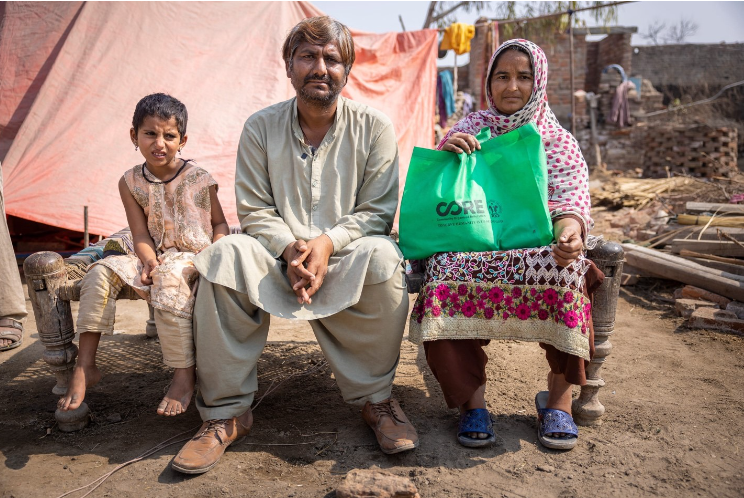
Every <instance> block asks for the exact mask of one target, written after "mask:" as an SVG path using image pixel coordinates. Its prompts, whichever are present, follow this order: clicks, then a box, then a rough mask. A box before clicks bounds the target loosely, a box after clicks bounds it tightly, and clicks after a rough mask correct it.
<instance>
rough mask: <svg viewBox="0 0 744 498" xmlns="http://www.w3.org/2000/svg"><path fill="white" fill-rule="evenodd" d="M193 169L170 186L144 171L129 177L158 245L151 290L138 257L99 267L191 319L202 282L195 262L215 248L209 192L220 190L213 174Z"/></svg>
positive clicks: (136, 170)
mask: <svg viewBox="0 0 744 498" xmlns="http://www.w3.org/2000/svg"><path fill="white" fill-rule="evenodd" d="M190 163H191V164H189V165H187V166H186V168H185V169H184V171H182V172H181V174H180V175H178V176H177V177H176V178H175V179H174V180H173V181H172V182H169V183H163V182H160V181H158V179H157V178H155V177H154V176H152V175H151V174H150V173H149V172H148V171H146V170H143V168H142V165H137V166H135V167H134V168H132V169H131V170H129V171H127V172H126V173H124V181H125V182H126V184H127V186H128V187H129V191H130V192H131V193H132V197H134V199H135V200H136V201H137V204H139V205H140V207H141V208H142V210H143V211H144V212H145V217H146V218H147V229H148V231H149V232H150V236H151V237H152V240H153V241H154V242H155V249H156V253H157V257H158V261H159V263H160V264H159V265H158V266H157V267H156V268H155V270H153V272H152V274H151V277H152V280H153V283H152V285H145V284H143V283H142V280H141V279H140V275H141V273H142V267H143V264H142V262H141V261H140V260H139V258H138V257H137V255H136V254H127V255H122V256H109V257H106V258H104V259H102V260H101V261H99V262H98V263H96V264H100V265H103V266H106V267H108V268H110V269H111V270H113V271H114V272H115V273H116V274H117V275H118V276H119V277H120V278H121V279H122V280H123V281H124V283H125V284H127V285H130V286H132V287H133V288H134V289H135V291H136V292H137V293H138V294H140V295H141V296H142V297H143V298H145V299H146V300H147V301H148V302H149V303H150V304H151V305H152V306H153V307H154V308H158V309H162V310H164V311H168V312H170V313H173V314H174V315H177V316H180V317H183V318H189V319H190V318H191V313H192V310H193V308H194V295H195V291H196V288H195V287H196V281H197V277H198V276H199V274H198V272H197V271H196V268H195V267H194V264H193V262H192V260H193V258H194V256H195V255H196V254H197V253H199V252H200V251H201V250H202V249H204V248H205V247H207V246H209V245H210V244H211V243H212V236H213V230H212V213H211V201H210V197H209V187H211V186H212V185H215V186H216V185H217V182H215V181H214V179H213V178H212V176H211V175H210V174H209V173H207V172H206V171H205V170H204V169H202V168H200V167H198V166H196V165H195V164H193V162H190ZM143 173H144V174H145V175H147V179H145V177H144V176H143ZM148 179H149V180H150V181H148ZM151 182H152V183H151Z"/></svg>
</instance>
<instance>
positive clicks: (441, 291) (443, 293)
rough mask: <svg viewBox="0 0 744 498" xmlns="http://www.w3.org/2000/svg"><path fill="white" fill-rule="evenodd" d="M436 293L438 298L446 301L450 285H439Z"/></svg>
mask: <svg viewBox="0 0 744 498" xmlns="http://www.w3.org/2000/svg"><path fill="white" fill-rule="evenodd" d="M436 295H437V299H439V300H440V301H444V300H445V299H447V298H448V297H449V295H450V292H449V287H447V286H446V285H445V284H439V285H437V290H436Z"/></svg>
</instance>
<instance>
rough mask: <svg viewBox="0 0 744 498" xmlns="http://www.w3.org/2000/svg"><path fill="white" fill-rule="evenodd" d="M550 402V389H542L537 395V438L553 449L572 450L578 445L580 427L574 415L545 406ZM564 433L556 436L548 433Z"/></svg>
mask: <svg viewBox="0 0 744 498" xmlns="http://www.w3.org/2000/svg"><path fill="white" fill-rule="evenodd" d="M547 403H548V391H540V392H539V393H537V396H535V408H537V440H538V441H540V444H542V445H543V446H545V447H546V448H550V449H552V450H570V449H573V447H574V446H576V441H577V440H578V437H579V428H578V427H576V424H575V423H574V420H573V417H572V416H571V415H569V414H568V413H566V412H564V411H562V410H554V409H553V408H545V405H546V404H547ZM555 433H563V434H565V435H564V436H561V437H554V436H546V434H555Z"/></svg>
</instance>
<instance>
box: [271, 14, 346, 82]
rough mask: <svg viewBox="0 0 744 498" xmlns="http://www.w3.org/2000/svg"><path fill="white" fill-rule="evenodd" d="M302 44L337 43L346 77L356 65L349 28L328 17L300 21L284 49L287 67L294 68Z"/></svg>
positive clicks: (290, 34)
mask: <svg viewBox="0 0 744 498" xmlns="http://www.w3.org/2000/svg"><path fill="white" fill-rule="evenodd" d="M302 42H308V43H310V44H311V45H326V44H328V43H331V42H335V43H336V45H337V46H338V51H339V53H340V54H341V62H343V64H344V68H345V69H346V76H348V75H349V71H351V66H352V65H354V40H352V38H351V32H350V31H349V28H347V27H346V26H345V25H343V24H341V23H340V22H338V21H336V20H335V19H332V18H330V17H328V16H322V17H308V18H307V19H303V20H302V21H300V22H299V23H298V24H297V26H295V27H294V28H292V30H291V31H290V32H289V34H288V35H287V39H286V40H284V46H283V47H282V58H283V59H284V62H285V63H286V64H287V67H290V68H291V67H292V57H294V53H295V50H297V47H299V46H300V44H301V43H302Z"/></svg>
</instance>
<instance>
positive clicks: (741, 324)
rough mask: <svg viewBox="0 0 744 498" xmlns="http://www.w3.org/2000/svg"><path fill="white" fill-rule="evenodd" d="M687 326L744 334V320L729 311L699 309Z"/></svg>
mask: <svg viewBox="0 0 744 498" xmlns="http://www.w3.org/2000/svg"><path fill="white" fill-rule="evenodd" d="M687 326H688V327H690V328H699V329H713V330H727V331H732V332H736V333H738V334H744V320H741V319H739V318H737V316H736V314H735V313H733V312H731V311H727V310H716V309H713V308H698V309H697V310H695V311H694V312H693V313H692V315H691V316H690V319H689V321H688V322H687Z"/></svg>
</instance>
